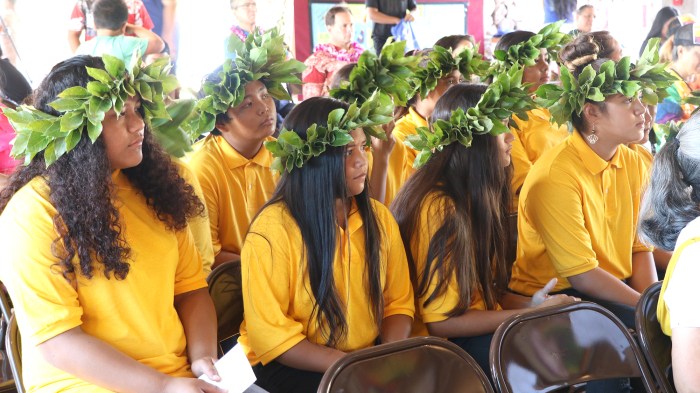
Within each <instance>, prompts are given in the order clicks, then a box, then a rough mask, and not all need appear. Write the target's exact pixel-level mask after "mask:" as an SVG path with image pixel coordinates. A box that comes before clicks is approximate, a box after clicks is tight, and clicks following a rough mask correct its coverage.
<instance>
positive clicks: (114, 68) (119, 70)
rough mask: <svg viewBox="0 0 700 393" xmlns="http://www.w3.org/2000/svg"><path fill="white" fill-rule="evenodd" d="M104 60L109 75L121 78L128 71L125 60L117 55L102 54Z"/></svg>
mask: <svg viewBox="0 0 700 393" xmlns="http://www.w3.org/2000/svg"><path fill="white" fill-rule="evenodd" d="M102 61H103V62H104V64H105V70H107V72H108V73H109V75H111V76H113V77H114V78H121V76H122V75H123V74H124V73H125V72H126V66H125V65H124V62H123V61H122V60H121V59H119V58H117V57H114V56H111V55H109V54H105V55H103V56H102Z"/></svg>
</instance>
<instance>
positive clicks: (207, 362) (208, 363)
mask: <svg viewBox="0 0 700 393" xmlns="http://www.w3.org/2000/svg"><path fill="white" fill-rule="evenodd" d="M214 362H216V359H214V358H210V357H204V358H200V359H196V360H195V361H193V362H192V366H191V367H192V373H193V374H194V375H195V376H196V377H199V376H201V375H206V376H207V377H209V379H211V380H212V381H217V382H218V381H221V377H220V376H219V372H218V371H216V367H214Z"/></svg>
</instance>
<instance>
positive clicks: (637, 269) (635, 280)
mask: <svg viewBox="0 0 700 393" xmlns="http://www.w3.org/2000/svg"><path fill="white" fill-rule="evenodd" d="M657 281H659V277H658V276H657V274H656V265H654V257H653V255H652V254H651V252H649V251H644V252H635V253H634V254H632V276H631V277H630V279H629V286H631V287H632V288H633V289H634V290H635V291H637V292H639V293H642V292H644V290H645V289H647V288H649V286H650V285H651V284H653V283H655V282H657Z"/></svg>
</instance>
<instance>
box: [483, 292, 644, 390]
mask: <svg viewBox="0 0 700 393" xmlns="http://www.w3.org/2000/svg"><path fill="white" fill-rule="evenodd" d="M490 361H491V373H492V375H493V379H494V384H496V387H497V388H498V389H499V390H500V391H501V392H503V393H505V392H513V393H519V392H528V393H535V392H551V391H554V390H556V389H560V388H563V387H569V386H574V385H578V384H581V383H584V382H589V381H596V380H603V379H613V378H624V377H641V378H642V380H643V382H644V385H645V387H646V389H647V391H649V392H652V391H654V390H653V380H652V377H651V373H650V371H649V369H648V368H647V365H646V363H645V362H644V358H643V355H642V353H641V351H640V349H639V347H638V346H637V343H636V342H635V340H634V338H633V337H632V336H631V335H630V333H629V331H628V330H627V329H626V328H625V326H624V325H623V324H622V322H620V320H619V319H618V318H617V317H615V316H614V315H613V314H612V313H611V312H610V311H608V310H606V309H605V308H603V307H601V306H599V305H597V304H595V303H590V302H576V303H572V304H568V305H565V306H553V307H546V308H542V309H538V310H535V311H530V312H524V313H522V314H519V315H515V316H514V317H512V318H510V319H508V320H506V321H505V322H503V324H501V326H499V327H498V329H496V332H495V333H494V336H493V340H492V341H491V354H490Z"/></svg>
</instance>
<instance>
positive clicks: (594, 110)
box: [581, 102, 602, 131]
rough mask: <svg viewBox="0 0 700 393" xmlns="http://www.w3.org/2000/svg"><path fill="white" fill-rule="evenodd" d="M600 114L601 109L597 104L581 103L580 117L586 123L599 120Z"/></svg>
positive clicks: (594, 122)
mask: <svg viewBox="0 0 700 393" xmlns="http://www.w3.org/2000/svg"><path fill="white" fill-rule="evenodd" d="M601 115H602V111H601V110H600V107H599V106H598V105H594V104H591V103H590V102H586V103H585V104H583V112H582V113H581V117H582V118H583V119H584V121H585V122H586V124H596V123H597V122H598V121H599V120H600V117H601ZM581 131H583V130H581Z"/></svg>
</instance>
